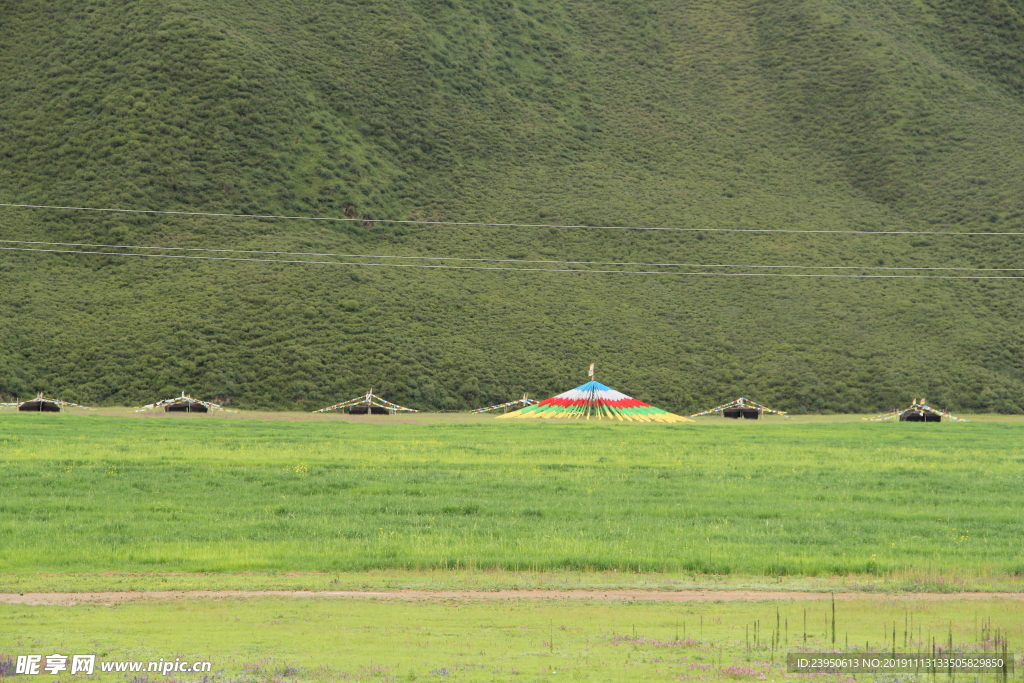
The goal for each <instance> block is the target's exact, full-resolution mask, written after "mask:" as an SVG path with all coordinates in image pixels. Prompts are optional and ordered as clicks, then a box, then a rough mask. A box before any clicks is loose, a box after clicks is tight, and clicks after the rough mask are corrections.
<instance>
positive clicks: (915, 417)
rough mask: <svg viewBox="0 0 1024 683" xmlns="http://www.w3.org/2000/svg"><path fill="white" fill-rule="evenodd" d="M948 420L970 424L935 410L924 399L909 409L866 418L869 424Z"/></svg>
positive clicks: (960, 418)
mask: <svg viewBox="0 0 1024 683" xmlns="http://www.w3.org/2000/svg"><path fill="white" fill-rule="evenodd" d="M944 417H945V418H948V419H950V420H952V421H953V422H970V420H965V419H964V418H962V417H957V416H956V415H952V414H950V413H947V412H946V411H944V410H939V409H938V408H933V407H931V406H930V405H928V403H927V402H926V401H925V400H924V399H923V398H922V399H914V402H913V403H911V404H910V407H909V408H904V409H903V410H893V411H891V412H888V413H882V414H881V415H876V416H875V417H866V418H864V419H865V420H867V421H868V422H883V421H885V420H899V421H900V422H942V418H944Z"/></svg>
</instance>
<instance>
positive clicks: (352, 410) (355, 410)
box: [313, 389, 419, 415]
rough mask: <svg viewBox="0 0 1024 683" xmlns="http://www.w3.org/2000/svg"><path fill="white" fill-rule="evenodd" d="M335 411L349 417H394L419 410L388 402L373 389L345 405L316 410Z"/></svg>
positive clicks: (318, 411) (320, 411) (338, 404)
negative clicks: (393, 415)
mask: <svg viewBox="0 0 1024 683" xmlns="http://www.w3.org/2000/svg"><path fill="white" fill-rule="evenodd" d="M333 410H338V411H341V412H343V413H348V414H349V415H392V414H394V413H418V412H419V411H418V410H413V409H412V408H406V407H405V406H400V405H398V404H397V403H392V402H391V401H386V400H384V399H383V398H381V397H380V396H377V395H376V394H374V393H373V389H371V390H370V391H369V392H368V393H366V394H363V395H362V396H359V397H357V398H354V399H352V400H350V401H345V402H343V403H335V404H334V405H333V406H327V407H326V408H321V409H320V410H314V411H313V412H315V413H327V412H330V411H333Z"/></svg>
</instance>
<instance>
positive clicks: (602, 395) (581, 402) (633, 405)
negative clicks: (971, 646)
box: [498, 381, 690, 422]
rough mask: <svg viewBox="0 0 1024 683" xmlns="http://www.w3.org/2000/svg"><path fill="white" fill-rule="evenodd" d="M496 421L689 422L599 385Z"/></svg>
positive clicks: (596, 383) (577, 388) (540, 403)
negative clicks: (512, 419) (552, 418)
mask: <svg viewBox="0 0 1024 683" xmlns="http://www.w3.org/2000/svg"><path fill="white" fill-rule="evenodd" d="M498 417H499V418H513V417H537V418H550V417H562V418H566V417H567V418H576V419H579V418H584V419H587V420H589V419H590V418H594V419H595V420H628V421H630V422H690V420H689V419H688V418H685V417H683V416H681V415H675V414H674V413H669V412H666V411H664V410H662V409H661V408H655V407H654V406H652V405H649V404H647V403H644V402H643V401H638V400H636V399H635V398H632V397H631V396H626V395H625V394H623V393H621V392H618V391H615V390H614V389H611V388H609V387H606V386H605V385H603V384H601V383H600V382H594V381H591V382H587V383H586V384H583V385H581V386H578V387H576V388H575V389H571V390H570V391H567V392H565V393H564V394H559V395H558V396H553V397H551V398H548V399H544V400H543V401H541V402H539V403H537V404H536V405H532V406H527V407H525V408H523V409H521V410H516V411H514V412H511V413H506V414H505V415H499V416H498Z"/></svg>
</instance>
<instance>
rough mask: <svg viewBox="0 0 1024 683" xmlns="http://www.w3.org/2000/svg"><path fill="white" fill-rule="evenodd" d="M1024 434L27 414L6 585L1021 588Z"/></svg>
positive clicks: (19, 429)
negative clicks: (156, 576) (619, 579)
mask: <svg viewBox="0 0 1024 683" xmlns="http://www.w3.org/2000/svg"><path fill="white" fill-rule="evenodd" d="M1022 436H1024V424H1022V423H1012V422H996V421H991V422H983V421H979V422H971V423H951V424H947V423H942V424H925V425H921V424H908V423H902V424H900V423H892V424H890V423H867V422H861V421H845V422H843V421H826V420H818V421H813V420H811V421H808V420H804V421H802V422H798V421H792V422H784V421H777V422H771V421H765V422H763V423H757V424H742V423H741V424H736V423H733V422H732V421H724V420H722V421H712V420H705V421H703V422H698V423H696V424H692V425H684V426H659V425H615V424H593V423H591V424H580V423H570V424H561V423H551V422H537V423H532V422H525V423H524V422H519V421H513V422H511V423H510V422H509V421H502V420H494V419H493V418H478V419H462V418H457V419H455V418H450V419H447V420H446V419H440V418H439V419H433V420H432V419H430V418H417V419H415V420H412V421H401V420H399V419H397V418H395V419H394V420H391V419H390V418H384V419H378V420H369V421H354V420H344V419H334V420H332V419H329V418H327V419H320V420H313V421H300V420H292V421H289V420H283V419H276V420H255V419H249V420H246V419H237V420H231V419H217V418H212V417H208V416H205V417H204V416H196V417H192V418H187V417H186V418H138V417H124V416H122V417H118V416H97V415H92V416H83V415H72V414H68V415H63V414H62V415H19V414H11V413H7V414H2V415H0V481H2V482H3V496H2V498H0V539H3V541H2V542H3V552H2V553H0V574H2V575H3V576H4V579H2V580H4V581H7V582H8V585H9V586H14V585H18V582H24V581H30V582H31V584H32V585H33V586H34V587H36V588H45V587H50V588H52V589H58V590H59V589H60V588H61V587H62V586H64V585H66V584H64V583H63V581H64V579H63V578H61V577H63V576H67V575H72V574H74V575H82V574H91V575H94V576H95V575H102V574H107V573H112V572H113V573H129V574H130V573H164V574H171V573H181V572H184V573H216V574H218V575H222V574H225V573H271V574H282V573H292V572H310V573H322V575H325V576H329V575H331V574H332V573H333V574H337V575H339V576H340V575H341V574H342V573H349V572H367V571H380V570H402V571H411V572H416V571H423V570H431V571H441V572H443V571H444V570H458V571H464V572H465V571H469V572H472V571H484V570H499V571H506V572H565V571H569V572H577V573H583V574H588V573H601V572H604V573H606V574H607V573H611V574H623V575H627V574H630V573H638V572H639V573H665V574H673V575H680V576H681V575H716V576H741V575H742V576H759V577H807V576H811V577H813V576H818V577H828V576H837V575H842V576H849V575H853V576H855V577H858V579H857V580H858V581H859V583H860V584H862V585H865V586H870V585H871V584H872V583H874V582H885V581H886V580H889V579H891V578H892V577H906V578H905V580H903V582H902V584H901V587H902V588H905V589H929V588H934V587H935V585H936V582H938V583H940V584H941V582H943V581H948V582H953V583H959V584H960V585H968V587H969V585H970V584H971V582H972V581H975V580H977V581H982V580H983V579H984V577H993V576H995V577H1002V578H1003V580H1005V581H1009V582H1017V583H1019V581H1017V578H1016V577H1017V576H1018V575H1019V574H1021V573H1024V541H1022V539H1024V518H1022V516H1021V515H1020V510H1021V507H1022V506H1021V503H1022V502H1024V486H1022V484H1024V445H1022V444H1024V440H1022V438H1021V437H1022ZM44 575H51V576H53V577H54V578H52V580H51V579H46V578H41V577H44ZM91 587H92V588H98V587H100V586H97V585H95V583H94V584H91Z"/></svg>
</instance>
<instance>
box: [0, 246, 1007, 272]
mask: <svg viewBox="0 0 1024 683" xmlns="http://www.w3.org/2000/svg"><path fill="white" fill-rule="evenodd" d="M0 244H39V245H46V246H58V247H91V248H96V249H150V250H156V251H198V252H208V253H227V254H260V255H269V256H334V257H336V258H376V259H395V260H409V261H463V262H485V263H546V264H550V265H562V266H583V265H585V266H644V267H661V268H765V269H768V268H773V269H781V268H784V269H793V270H955V271H971V272H997V271H998V272H1013V271H1024V268H967V267H957V266H793V265H783V266H775V265H770V266H752V265H741V264H727V263H642V262H635V261H553V260H533V259H500V258H467V257H460V256H384V255H377V254H334V253H318V252H307V251H260V250H257V249H210V248H203V247H150V246H132V245H124V244H87V243H82V242H39V241H27V240H0ZM69 253H70V252H69ZM74 253H93V252H74Z"/></svg>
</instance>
